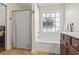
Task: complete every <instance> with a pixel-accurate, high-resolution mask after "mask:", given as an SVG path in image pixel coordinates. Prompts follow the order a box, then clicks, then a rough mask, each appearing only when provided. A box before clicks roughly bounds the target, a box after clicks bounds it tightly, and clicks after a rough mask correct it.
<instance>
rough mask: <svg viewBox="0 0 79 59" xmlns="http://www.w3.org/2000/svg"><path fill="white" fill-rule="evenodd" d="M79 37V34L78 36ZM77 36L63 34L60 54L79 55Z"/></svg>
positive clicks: (78, 38)
mask: <svg viewBox="0 0 79 59" xmlns="http://www.w3.org/2000/svg"><path fill="white" fill-rule="evenodd" d="M78 35H79V34H78ZM78 35H75V34H67V33H61V34H60V36H61V39H60V52H61V53H60V54H61V55H79V36H78Z"/></svg>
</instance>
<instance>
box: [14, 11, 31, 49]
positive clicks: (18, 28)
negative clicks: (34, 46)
mask: <svg viewBox="0 0 79 59" xmlns="http://www.w3.org/2000/svg"><path fill="white" fill-rule="evenodd" d="M13 21H14V22H13V47H14V48H23V49H31V14H30V10H28V11H15V12H13Z"/></svg>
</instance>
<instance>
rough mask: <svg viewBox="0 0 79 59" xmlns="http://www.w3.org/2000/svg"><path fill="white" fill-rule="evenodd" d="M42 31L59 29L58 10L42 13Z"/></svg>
mask: <svg viewBox="0 0 79 59" xmlns="http://www.w3.org/2000/svg"><path fill="white" fill-rule="evenodd" d="M42 20H43V32H58V31H59V30H60V12H54V13H53V12H48V13H43V14H42Z"/></svg>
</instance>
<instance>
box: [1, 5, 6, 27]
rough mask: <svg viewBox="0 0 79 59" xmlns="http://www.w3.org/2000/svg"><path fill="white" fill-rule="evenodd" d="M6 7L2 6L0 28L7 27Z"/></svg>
mask: <svg viewBox="0 0 79 59" xmlns="http://www.w3.org/2000/svg"><path fill="white" fill-rule="evenodd" d="M5 15H6V13H5V6H3V5H2V4H0V26H5Z"/></svg>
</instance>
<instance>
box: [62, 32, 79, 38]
mask: <svg viewBox="0 0 79 59" xmlns="http://www.w3.org/2000/svg"><path fill="white" fill-rule="evenodd" d="M62 33H64V34H67V35H69V36H72V37H74V38H78V39H79V32H62Z"/></svg>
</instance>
